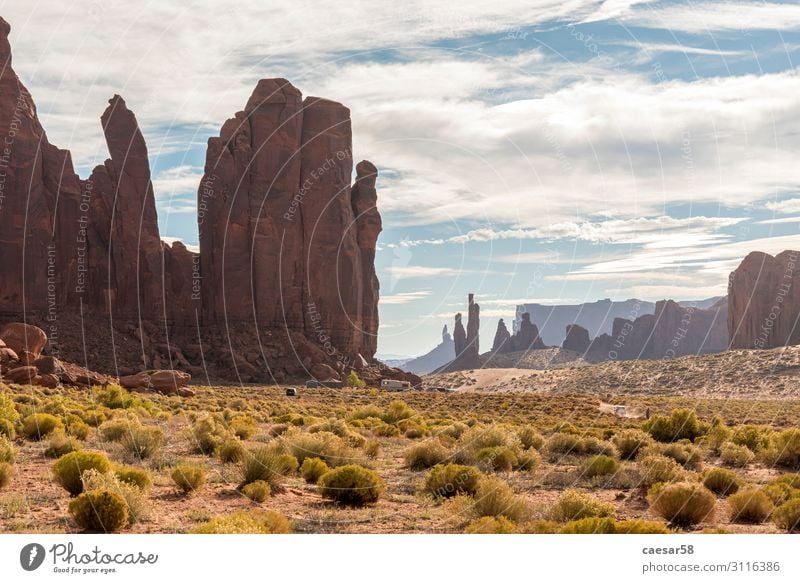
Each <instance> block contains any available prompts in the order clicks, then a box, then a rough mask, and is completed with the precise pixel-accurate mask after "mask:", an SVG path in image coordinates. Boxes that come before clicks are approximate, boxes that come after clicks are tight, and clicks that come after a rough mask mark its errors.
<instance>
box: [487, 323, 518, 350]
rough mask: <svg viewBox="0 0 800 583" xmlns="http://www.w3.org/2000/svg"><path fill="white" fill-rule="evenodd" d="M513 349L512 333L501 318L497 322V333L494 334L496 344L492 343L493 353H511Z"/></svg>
mask: <svg viewBox="0 0 800 583" xmlns="http://www.w3.org/2000/svg"><path fill="white" fill-rule="evenodd" d="M512 350H513V347H512V345H511V333H510V332H509V331H508V328H506V323H505V322H504V321H503V319H502V318H500V321H499V322H497V332H495V333H494V342H493V343H492V352H500V353H503V352H511V351H512Z"/></svg>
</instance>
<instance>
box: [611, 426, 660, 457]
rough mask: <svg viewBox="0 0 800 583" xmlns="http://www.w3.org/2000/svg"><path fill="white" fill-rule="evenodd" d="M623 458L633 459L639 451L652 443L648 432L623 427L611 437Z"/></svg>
mask: <svg viewBox="0 0 800 583" xmlns="http://www.w3.org/2000/svg"><path fill="white" fill-rule="evenodd" d="M611 443H613V444H614V446H615V447H616V448H617V451H618V452H619V457H620V458H621V459H623V460H632V459H635V458H636V456H637V455H639V452H640V451H641V450H642V449H644V448H645V447H647V446H648V445H651V444H652V443H653V438H652V437H650V435H649V434H647V433H645V432H644V431H641V430H639V429H625V430H623V431H620V432H619V433H617V434H616V435H614V437H613V438H612V439H611Z"/></svg>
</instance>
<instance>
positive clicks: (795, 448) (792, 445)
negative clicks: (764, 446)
mask: <svg viewBox="0 0 800 583" xmlns="http://www.w3.org/2000/svg"><path fill="white" fill-rule="evenodd" d="M765 456H766V459H767V461H768V462H769V463H771V464H773V465H776V466H782V467H785V468H789V469H791V470H800V429H786V430H784V431H781V432H779V433H775V434H774V435H773V436H772V439H771V442H770V445H769V448H768V450H767V451H766V452H765Z"/></svg>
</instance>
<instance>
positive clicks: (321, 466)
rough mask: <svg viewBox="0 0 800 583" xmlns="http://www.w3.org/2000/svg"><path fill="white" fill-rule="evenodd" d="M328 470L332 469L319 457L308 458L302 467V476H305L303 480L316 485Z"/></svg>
mask: <svg viewBox="0 0 800 583" xmlns="http://www.w3.org/2000/svg"><path fill="white" fill-rule="evenodd" d="M328 470H330V468H329V467H328V464H326V463H325V462H324V461H322V460H321V459H319V458H318V457H309V458H306V459H305V460H304V461H303V465H302V466H300V475H301V476H303V479H304V480H305V481H306V482H308V483H309V484H316V483H317V482H319V479H320V478H321V477H322V475H323V474H325V473H326V472H327V471H328Z"/></svg>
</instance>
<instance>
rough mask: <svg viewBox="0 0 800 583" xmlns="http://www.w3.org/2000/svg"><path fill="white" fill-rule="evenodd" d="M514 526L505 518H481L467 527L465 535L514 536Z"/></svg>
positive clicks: (516, 531)
mask: <svg viewBox="0 0 800 583" xmlns="http://www.w3.org/2000/svg"><path fill="white" fill-rule="evenodd" d="M518 532H519V531H518V530H517V527H516V525H515V524H514V523H513V522H511V521H510V520H509V519H508V518H506V517H505V516H483V517H481V518H478V519H476V520H473V521H472V522H470V523H469V525H467V528H465V529H464V533H465V534H516V533H518Z"/></svg>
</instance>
